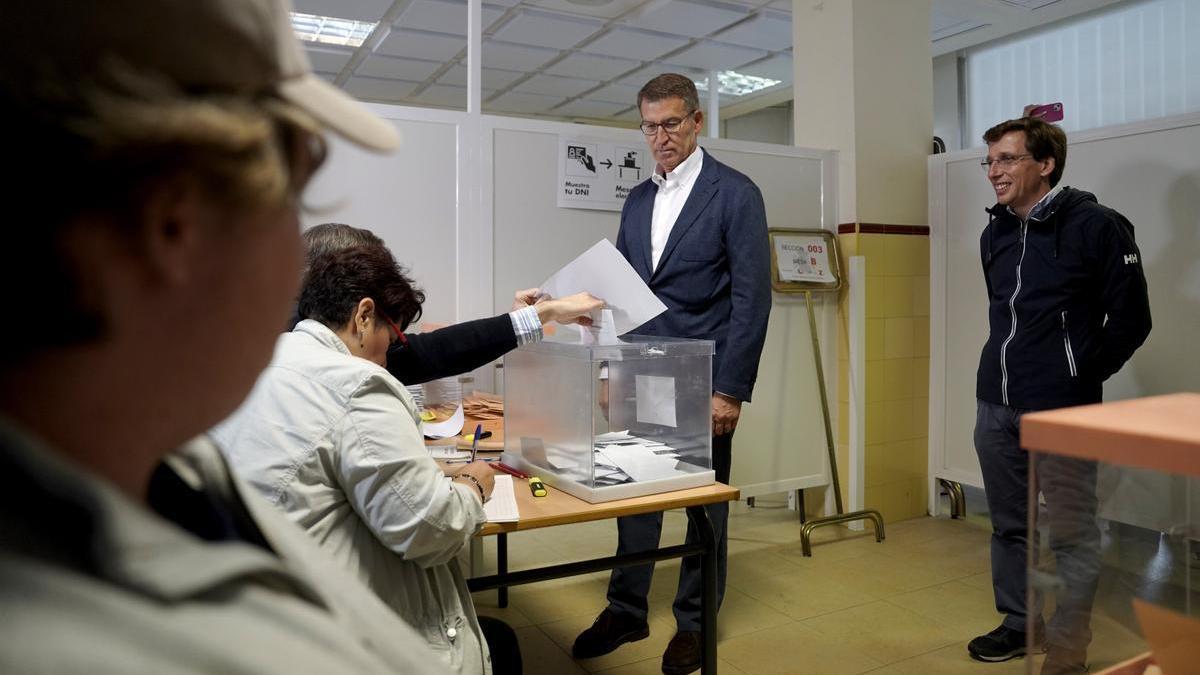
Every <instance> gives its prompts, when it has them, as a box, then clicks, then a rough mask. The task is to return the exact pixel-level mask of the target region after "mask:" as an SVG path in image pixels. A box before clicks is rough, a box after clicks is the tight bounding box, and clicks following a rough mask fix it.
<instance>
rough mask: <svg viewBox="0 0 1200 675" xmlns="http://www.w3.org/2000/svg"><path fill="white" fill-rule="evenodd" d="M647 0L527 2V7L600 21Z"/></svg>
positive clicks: (535, 0)
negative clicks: (531, 6) (594, 18)
mask: <svg viewBox="0 0 1200 675" xmlns="http://www.w3.org/2000/svg"><path fill="white" fill-rule="evenodd" d="M644 2H646V0H608V1H607V2H604V1H600V2H578V1H575V2H573V1H572V0H525V4H526V5H533V6H534V7H542V8H545V9H553V10H556V11H559V12H566V13H569V14H577V15H581V16H594V17H597V18H600V19H615V18H617V17H618V16H621V15H622V14H624V13H625V12H628V11H629V10H631V9H633V8H634V7H637V6H638V5H641V4H642V3H644Z"/></svg>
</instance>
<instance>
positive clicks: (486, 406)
mask: <svg viewBox="0 0 1200 675" xmlns="http://www.w3.org/2000/svg"><path fill="white" fill-rule="evenodd" d="M463 412H465V413H466V414H467V415H469V416H470V417H473V418H475V419H478V420H498V419H503V417H504V399H503V398H502V397H501V396H499V395H497V394H489V393H487V392H482V391H473V392H471V394H470V395H469V396H466V397H464V398H463Z"/></svg>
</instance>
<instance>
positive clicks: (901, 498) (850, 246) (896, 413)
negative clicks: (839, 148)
mask: <svg viewBox="0 0 1200 675" xmlns="http://www.w3.org/2000/svg"><path fill="white" fill-rule="evenodd" d="M838 238H839V243H840V248H841V254H842V258H843V260H842V265H843V266H842V269H843V270H848V269H849V264H848V262H847V260H848V258H849V257H850V256H854V255H861V256H863V257H865V258H866V269H867V278H866V285H867V287H866V294H865V295H866V301H867V306H866V336H865V343H866V361H867V364H866V365H867V367H866V373H865V378H864V379H865V381H866V383H865V386H866V391H865V392H864V396H865V398H866V419H865V427H866V466H865V467H864V472H865V477H866V485H865V494H864V502H865V504H864V506H865V507H866V508H873V509H878V510H879V511H881V512H882V513H883V517H884V519H885V520H888V521H896V520H903V519H906V518H913V517H917V516H921V515H924V514H925V511H926V484H927V482H926V473H927V459H926V458H927V455H928V448H929V441H928V436H929V432H928V416H929V237H927V236H923V235H913V234H874V233H853V234H842V235H839V237H838ZM847 298H848V292H843V295H842V300H841V310H842V311H841V312H840V316H839V325H840V329H839V336H838V337H839V340H838V342H839V347H838V384H839V386H838V396H839V404H838V405H839V410H838V412H839V416H838V422H839V424H838V426H839V429H838V466H839V468H842V467H846V466H848V464H847V462H848V442H849V419H850V411H849V386H848V380H849V360H848V359H849V354H848V352H847V345H848V344H849V342H848V336H847V335H846V330H847V326H848V321H847V317H848V316H849V315H848V313H847V311H846V310H847V304H846V303H847V302H848V300H847ZM845 473H846V472H845V470H843V471H842V476H841V478H842V480H841V483H842V492H843V494H847V492H846V490H847V488H846V476H845Z"/></svg>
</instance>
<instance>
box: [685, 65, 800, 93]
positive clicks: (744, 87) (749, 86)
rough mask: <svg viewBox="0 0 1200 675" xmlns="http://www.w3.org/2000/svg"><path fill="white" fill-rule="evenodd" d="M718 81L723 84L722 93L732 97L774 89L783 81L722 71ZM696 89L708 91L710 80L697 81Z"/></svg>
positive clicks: (718, 75)
mask: <svg viewBox="0 0 1200 675" xmlns="http://www.w3.org/2000/svg"><path fill="white" fill-rule="evenodd" d="M717 81H719V82H720V83H721V86H720V93H722V94H729V95H730V96H745V95H746V94H753V93H754V92H756V91H759V90H760V89H766V88H768V87H774V86H775V85H777V84H779V83H780V82H782V81H783V80H772V79H771V78H769V77H756V76H754V75H743V74H741V73H737V72H734V71H732V70H722V71H721V72H719V73H717ZM696 88H697V89H699V90H700V91H708V79H707V78H705V79H703V80H697V81H696Z"/></svg>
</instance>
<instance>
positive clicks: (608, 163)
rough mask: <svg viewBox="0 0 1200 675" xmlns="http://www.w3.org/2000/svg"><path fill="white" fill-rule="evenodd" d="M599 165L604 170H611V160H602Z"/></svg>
mask: <svg viewBox="0 0 1200 675" xmlns="http://www.w3.org/2000/svg"><path fill="white" fill-rule="evenodd" d="M600 163H601V164H603V165H604V168H606V169H611V168H612V160H611V159H606V160H604V161H603V162H600Z"/></svg>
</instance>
